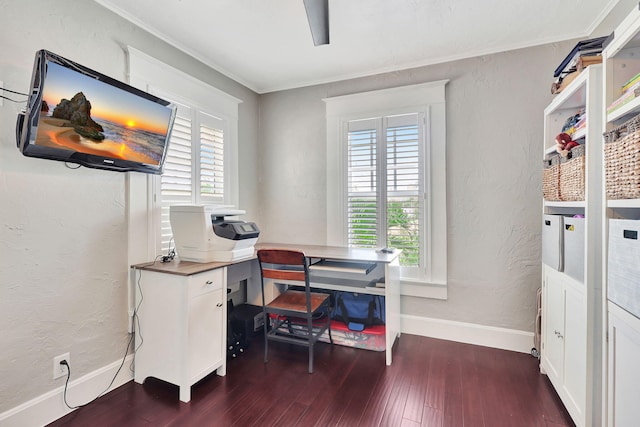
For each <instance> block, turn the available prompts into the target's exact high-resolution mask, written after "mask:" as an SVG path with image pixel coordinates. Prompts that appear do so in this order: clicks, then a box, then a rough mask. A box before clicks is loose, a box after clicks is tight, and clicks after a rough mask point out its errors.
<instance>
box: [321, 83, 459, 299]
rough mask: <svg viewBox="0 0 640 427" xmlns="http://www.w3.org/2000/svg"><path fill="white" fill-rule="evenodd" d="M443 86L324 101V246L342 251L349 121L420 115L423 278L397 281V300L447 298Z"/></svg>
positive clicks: (432, 85) (418, 87)
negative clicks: (422, 118)
mask: <svg viewBox="0 0 640 427" xmlns="http://www.w3.org/2000/svg"><path fill="white" fill-rule="evenodd" d="M447 82H448V80H440V81H435V82H429V83H423V84H417V85H410V86H402V87H397V88H391V89H383V90H377V91H371V92H363V93H357V94H353V95H344V96H337V97H331V98H325V99H324V101H325V103H326V115H327V116H326V119H327V244H328V245H335V246H346V245H347V229H346V227H347V221H346V217H347V200H346V188H347V186H346V182H347V161H346V160H347V157H346V152H347V151H346V150H347V141H346V137H347V126H348V123H349V121H352V120H358V119H364V118H368V117H384V116H393V115H398V114H406V113H422V114H423V115H424V116H425V118H426V120H428V123H427V124H426V126H425V129H426V133H425V147H424V148H425V159H426V162H427V164H426V165H425V177H424V178H425V181H426V186H425V189H426V193H427V194H426V195H425V201H424V202H425V212H426V219H427V223H426V224H425V232H426V239H425V242H424V245H425V246H424V247H425V248H426V251H427V252H426V253H427V257H426V258H427V260H426V265H425V267H426V269H425V271H424V274H423V277H420V278H419V279H410V278H405V277H401V283H402V294H403V295H411V296H421V297H431V298H439V299H446V298H447V286H446V285H447V207H446V102H445V86H446V84H447Z"/></svg>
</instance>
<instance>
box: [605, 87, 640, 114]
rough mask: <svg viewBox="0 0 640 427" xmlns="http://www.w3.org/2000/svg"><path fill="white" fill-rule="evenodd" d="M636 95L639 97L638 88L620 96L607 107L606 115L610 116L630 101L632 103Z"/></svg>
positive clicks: (639, 90)
mask: <svg viewBox="0 0 640 427" xmlns="http://www.w3.org/2000/svg"><path fill="white" fill-rule="evenodd" d="M638 95H640V87H637V88H635V89H634V90H628V91H627V92H625V93H623V94H622V96H620V97H619V98H618V99H616V100H615V101H613V103H612V104H611V105H609V106H608V107H607V114H610V113H612V112H614V111H615V110H617V109H618V108H620V107H622V106H623V105H625V104H627V103H629V102H630V101H633V100H634V99H636V98H637V97H638Z"/></svg>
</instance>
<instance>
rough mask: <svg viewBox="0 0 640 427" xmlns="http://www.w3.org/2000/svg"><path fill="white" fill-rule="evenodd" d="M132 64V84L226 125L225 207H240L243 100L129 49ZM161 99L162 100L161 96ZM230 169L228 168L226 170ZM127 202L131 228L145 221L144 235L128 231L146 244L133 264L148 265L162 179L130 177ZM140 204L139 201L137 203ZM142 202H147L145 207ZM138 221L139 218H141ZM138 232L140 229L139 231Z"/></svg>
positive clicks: (154, 245) (153, 252) (155, 251)
mask: <svg viewBox="0 0 640 427" xmlns="http://www.w3.org/2000/svg"><path fill="white" fill-rule="evenodd" d="M126 50H127V53H128V63H129V84H131V85H132V86H135V87H137V88H139V89H142V90H144V91H146V92H150V93H154V92H155V93H158V94H160V95H162V94H165V96H173V94H181V95H179V96H175V101H178V102H183V103H185V104H190V105H189V106H190V107H193V108H198V109H200V110H202V111H204V112H206V113H208V114H214V115H215V116H217V117H220V118H221V119H223V120H225V121H226V122H227V129H226V131H227V133H228V134H226V135H225V150H224V156H225V157H224V162H225V186H228V187H225V196H224V198H225V202H224V203H225V204H230V205H235V206H237V205H238V202H239V167H238V106H239V104H240V103H241V102H242V100H240V99H238V98H235V97H233V96H231V95H229V94H227V93H225V92H223V91H221V90H219V89H217V88H215V87H213V86H211V85H209V84H207V83H205V82H203V81H201V80H198V79H196V78H195V77H193V76H191V75H189V74H187V73H185V72H183V71H180V70H178V69H176V68H173V67H171V66H170V65H167V64H165V63H163V62H161V61H159V60H157V59H155V58H153V57H152V56H149V55H147V54H146V53H144V52H141V51H139V50H137V49H135V48H133V47H131V46H127V48H126ZM160 95H159V96H160ZM227 166H228V167H227ZM127 190H128V202H131V206H135V209H134V211H133V212H129V224H131V223H132V222H131V221H132V220H133V216H134V215H144V216H145V217H146V227H145V232H144V233H142V232H138V231H136V229H135V228H134V229H133V230H132V229H131V228H130V229H129V241H130V242H131V241H134V240H137V239H141V240H143V241H144V242H145V243H146V244H147V248H146V250H145V251H144V255H143V254H142V253H141V252H142V251H141V250H139V249H136V251H138V253H133V254H130V260H131V259H134V258H142V261H134V262H133V263H135V262H145V261H148V260H149V259H150V258H153V257H155V256H156V255H158V251H159V248H160V241H159V239H158V237H159V236H158V233H156V230H157V229H158V228H159V227H160V204H159V203H157V201H158V200H159V198H158V195H159V192H160V176H159V175H146V176H142V177H139V176H134V175H130V177H129V183H128V185H127ZM136 200H137V201H136ZM140 200H145V201H146V203H144V206H142V205H143V204H142V203H141V202H140ZM138 221H140V220H139V218H138ZM136 228H137V227H136Z"/></svg>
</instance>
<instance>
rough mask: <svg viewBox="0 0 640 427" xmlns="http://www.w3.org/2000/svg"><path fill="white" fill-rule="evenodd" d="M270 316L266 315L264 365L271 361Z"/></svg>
mask: <svg viewBox="0 0 640 427" xmlns="http://www.w3.org/2000/svg"><path fill="white" fill-rule="evenodd" d="M269 322H270V319H269V315H267V314H266V312H265V316H264V363H267V362H268V361H269V360H268V359H267V352H268V350H269Z"/></svg>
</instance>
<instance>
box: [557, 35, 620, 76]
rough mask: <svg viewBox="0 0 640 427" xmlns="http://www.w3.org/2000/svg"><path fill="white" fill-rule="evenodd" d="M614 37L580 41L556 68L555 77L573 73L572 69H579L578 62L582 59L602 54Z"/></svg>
mask: <svg viewBox="0 0 640 427" xmlns="http://www.w3.org/2000/svg"><path fill="white" fill-rule="evenodd" d="M612 37H613V34H611V35H609V36H605V37H596V38H593V39H588V40H582V41H579V42H578V43H577V44H576V45H575V46H574V48H573V49H572V50H571V52H569V54H568V55H567V56H566V57H565V58H564V59H563V60H562V62H561V63H560V65H559V66H558V68H556V70H555V71H554V73H553V77H560V76H561V75H562V74H568V73H571V72H572V69H574V68H576V67H577V64H578V61H579V59H580V58H581V57H585V56H596V55H598V54H601V53H602V49H603V48H604V46H605V45H606V43H608V41H609V40H608V39H609V38H612ZM576 69H577V68H576ZM574 71H575V70H574Z"/></svg>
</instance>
